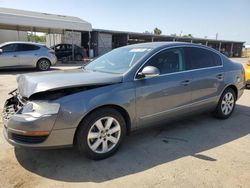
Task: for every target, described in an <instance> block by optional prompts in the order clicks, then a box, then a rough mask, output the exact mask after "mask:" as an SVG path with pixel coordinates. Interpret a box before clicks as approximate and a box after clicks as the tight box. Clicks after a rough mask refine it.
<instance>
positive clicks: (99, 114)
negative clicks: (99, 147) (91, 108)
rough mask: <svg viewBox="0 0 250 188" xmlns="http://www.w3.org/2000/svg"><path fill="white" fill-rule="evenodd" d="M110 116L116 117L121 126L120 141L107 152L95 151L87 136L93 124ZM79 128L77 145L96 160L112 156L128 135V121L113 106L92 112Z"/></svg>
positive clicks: (81, 150)
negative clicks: (90, 145)
mask: <svg viewBox="0 0 250 188" xmlns="http://www.w3.org/2000/svg"><path fill="white" fill-rule="evenodd" d="M106 116H110V117H113V118H115V119H116V120H117V121H118V122H119V124H120V126H121V135H120V139H119V141H118V143H117V144H116V146H115V147H114V148H113V149H112V150H110V151H109V152H107V153H104V154H100V153H95V152H94V151H92V150H91V149H90V147H89V145H88V141H87V137H88V133H89V130H90V128H91V127H92V125H93V124H94V123H95V122H96V121H97V120H98V119H101V118H103V117H106ZM79 126H80V127H79V129H78V130H77V131H78V132H77V134H76V135H77V138H76V145H77V148H78V150H79V151H80V152H81V153H83V154H85V155H86V156H87V157H88V158H91V159H94V160H100V159H105V158H107V157H110V156H112V155H113V154H114V153H115V152H116V151H117V150H118V149H119V147H120V145H121V142H122V141H123V139H124V137H125V135H126V123H125V120H124V118H123V116H122V115H121V114H120V113H119V112H118V111H117V110H115V109H112V108H103V109H99V110H97V111H95V112H93V113H91V114H90V115H89V116H87V117H86V118H85V119H84V120H83V121H82V122H81V124H80V125H79Z"/></svg>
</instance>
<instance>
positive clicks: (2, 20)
mask: <svg viewBox="0 0 250 188" xmlns="http://www.w3.org/2000/svg"><path fill="white" fill-rule="evenodd" d="M28 31H30V32H33V33H36V32H43V33H45V34H46V44H47V46H49V47H50V46H54V45H56V44H59V43H70V44H76V45H78V46H81V47H84V48H86V49H88V50H89V54H90V57H92V56H100V55H102V54H104V53H106V52H108V51H110V50H112V49H114V48H117V47H121V46H125V45H129V44H135V43H142V42H158V41H179V42H191V43H197V44H203V45H206V46H209V47H212V48H214V49H216V50H218V51H220V52H222V53H224V54H225V55H227V56H230V57H240V56H241V54H242V48H243V45H244V42H242V41H229V40H213V39H205V38H195V37H178V36H170V35H154V34H147V33H135V32H125V31H112V30H103V29H92V26H91V24H90V23H88V22H87V21H84V20H82V19H80V18H77V17H72V16H64V15H55V14H48V13H40V12H32V11H24V10H16V9H7V8H0V39H1V41H0V42H5V41H16V40H24V41H26V40H27V32H28ZM73 51H74V49H72V54H74V53H73ZM73 58H74V57H73Z"/></svg>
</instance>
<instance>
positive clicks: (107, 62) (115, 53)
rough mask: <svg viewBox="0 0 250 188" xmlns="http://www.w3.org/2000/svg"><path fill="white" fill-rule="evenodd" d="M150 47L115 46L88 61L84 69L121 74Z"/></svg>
mask: <svg viewBox="0 0 250 188" xmlns="http://www.w3.org/2000/svg"><path fill="white" fill-rule="evenodd" d="M150 50H152V49H150V48H117V49H115V50H112V51H111V52H109V53H107V54H104V55H103V56H101V57H99V58H97V59H95V60H94V61H92V62H90V63H89V64H88V65H86V66H85V67H84V68H85V69H86V70H92V71H100V72H108V73H116V74H123V73H125V72H126V71H128V70H129V69H130V67H132V66H133V65H134V64H135V63H136V62H137V61H138V60H139V59H140V58H142V57H143V56H144V55H145V54H147V53H148V52H149V51H150Z"/></svg>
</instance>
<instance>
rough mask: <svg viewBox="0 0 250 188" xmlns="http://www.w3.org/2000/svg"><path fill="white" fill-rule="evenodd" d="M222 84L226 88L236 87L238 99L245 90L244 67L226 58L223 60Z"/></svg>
mask: <svg viewBox="0 0 250 188" xmlns="http://www.w3.org/2000/svg"><path fill="white" fill-rule="evenodd" d="M223 61H224V69H225V74H224V82H225V84H226V87H227V86H229V85H234V86H236V88H237V90H238V97H237V98H239V97H240V96H241V95H242V94H243V91H244V88H245V75H244V67H243V65H242V64H240V63H235V62H233V61H231V60H230V59H228V58H224V59H223Z"/></svg>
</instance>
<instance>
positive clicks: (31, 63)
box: [16, 44, 40, 67]
mask: <svg viewBox="0 0 250 188" xmlns="http://www.w3.org/2000/svg"><path fill="white" fill-rule="evenodd" d="M39 49H40V47H39V46H36V45H32V44H17V48H16V54H17V56H18V57H19V65H20V66H23V67H35V66H36V63H37V61H38V58H39Z"/></svg>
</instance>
